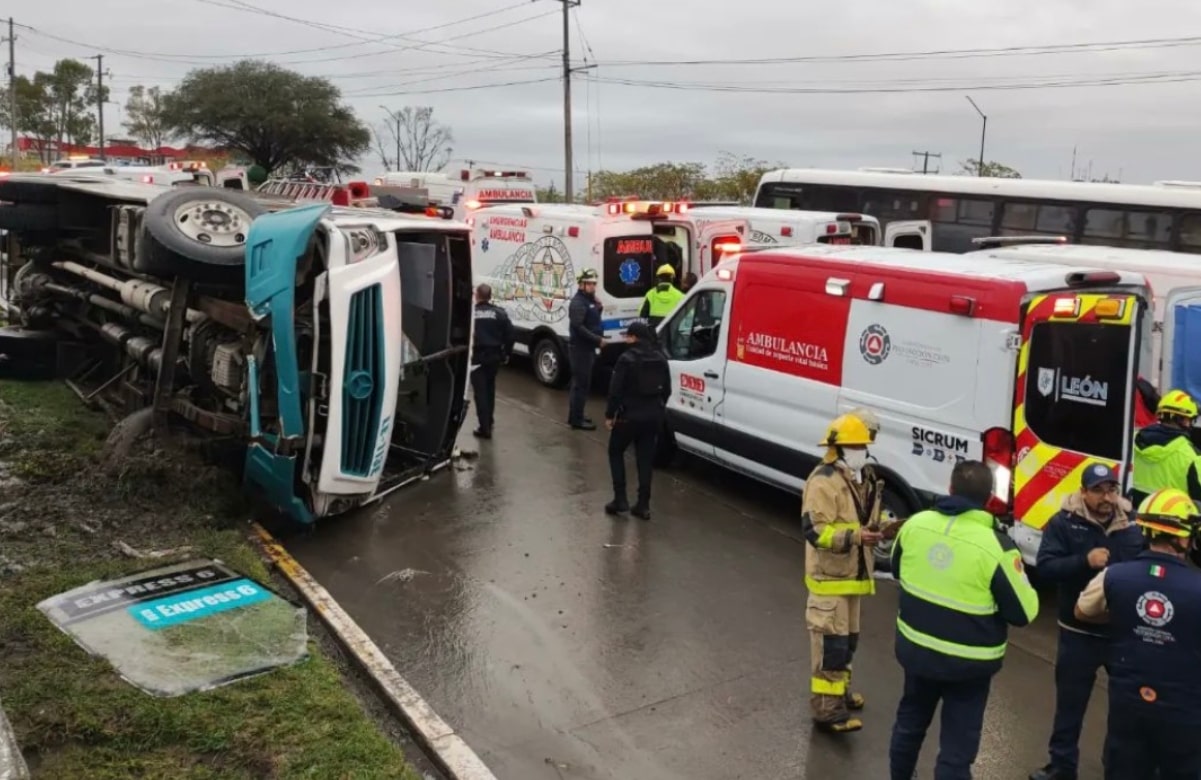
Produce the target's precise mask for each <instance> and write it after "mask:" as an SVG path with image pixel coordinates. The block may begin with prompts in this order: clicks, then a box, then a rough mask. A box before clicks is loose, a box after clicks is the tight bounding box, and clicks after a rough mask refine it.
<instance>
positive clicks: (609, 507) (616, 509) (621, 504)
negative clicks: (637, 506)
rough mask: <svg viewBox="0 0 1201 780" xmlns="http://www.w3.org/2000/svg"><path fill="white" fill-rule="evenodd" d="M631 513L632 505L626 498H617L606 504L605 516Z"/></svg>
mask: <svg viewBox="0 0 1201 780" xmlns="http://www.w3.org/2000/svg"><path fill="white" fill-rule="evenodd" d="M629 511H630V504H629V502H627V501H626V500H625V499H624V498H615V499H613V500H612V501H610V502H609V503H607V504H605V514H607V515H620V514H622V513H623V512H629Z"/></svg>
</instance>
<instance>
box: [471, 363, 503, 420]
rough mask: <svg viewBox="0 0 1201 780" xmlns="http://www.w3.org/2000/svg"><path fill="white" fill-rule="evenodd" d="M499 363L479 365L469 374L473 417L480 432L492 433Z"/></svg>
mask: <svg viewBox="0 0 1201 780" xmlns="http://www.w3.org/2000/svg"><path fill="white" fill-rule="evenodd" d="M499 371H500V364H499V363H492V362H488V363H481V364H479V365H478V366H476V367H475V370H473V371H472V372H471V390H472V393H474V395H475V416H476V419H478V420H479V421H480V430H481V431H483V432H484V433H491V432H492V423H493V419H492V414H493V413H494V412H495V411H496V375H497V373H498V372H499Z"/></svg>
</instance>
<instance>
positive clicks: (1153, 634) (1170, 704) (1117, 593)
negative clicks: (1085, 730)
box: [1075, 488, 1201, 780]
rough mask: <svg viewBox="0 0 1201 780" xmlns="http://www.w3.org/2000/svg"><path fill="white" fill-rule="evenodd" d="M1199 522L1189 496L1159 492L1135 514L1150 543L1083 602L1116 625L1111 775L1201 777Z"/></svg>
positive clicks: (1085, 615)
mask: <svg viewBox="0 0 1201 780" xmlns="http://www.w3.org/2000/svg"><path fill="white" fill-rule="evenodd" d="M1199 522H1201V515H1199V513H1198V511H1197V505H1196V504H1195V503H1193V501H1192V499H1191V498H1189V496H1188V494H1186V493H1184V492H1183V491H1181V490H1176V489H1174V488H1165V489H1163V490H1159V491H1157V492H1155V493H1152V494H1151V495H1150V496H1148V497H1147V498H1146V499H1144V500H1143V502H1142V504H1140V505H1139V508H1138V512H1137V514H1136V515H1135V523H1137V524H1138V525H1140V526H1142V529H1143V533H1144V534H1145V535H1146V536H1147V538H1148V541H1149V543H1150V549H1149V550H1147V551H1146V552H1144V553H1142V554H1141V555H1139V556H1138V557H1137V558H1135V559H1134V560H1132V561H1124V562H1122V563H1115V564H1111V565H1110V566H1109V567H1108V568H1106V569H1105V570H1104V571H1102V572H1101V573H1100V574H1098V575H1097V576H1096V577H1095V578H1093V580H1092V581H1091V582H1090V583H1089V584H1088V587H1086V588H1085V589H1084V592H1083V593H1081V594H1080V598H1079V599H1078V600H1077V601H1076V608H1075V615H1076V618H1077V619H1078V620H1082V621H1085V622H1089V623H1108V624H1109V637H1110V648H1109V650H1110V652H1109V723H1108V731H1107V734H1106V737H1105V753H1104V761H1103V763H1104V765H1105V780H1142V778H1152V777H1157V778H1159V780H1186V778H1187V780H1196V779H1197V778H1201V740H1198V739H1197V734H1198V733H1201V571H1198V570H1197V569H1196V568H1195V567H1193V566H1190V565H1189V563H1188V557H1189V555H1190V553H1192V552H1193V551H1195V550H1196V547H1197V534H1198V523H1199Z"/></svg>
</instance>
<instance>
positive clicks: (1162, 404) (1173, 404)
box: [1155, 390, 1197, 419]
mask: <svg viewBox="0 0 1201 780" xmlns="http://www.w3.org/2000/svg"><path fill="white" fill-rule="evenodd" d="M1155 413H1156V414H1157V415H1161V414H1174V415H1178V416H1180V417H1188V418H1189V419H1192V418H1194V417H1196V416H1197V402H1196V401H1194V400H1193V399H1192V396H1190V395H1189V394H1188V393H1186V392H1184V391H1183V390H1169V391H1168V392H1166V393H1164V396H1163V398H1161V399H1159V406H1157V407H1155Z"/></svg>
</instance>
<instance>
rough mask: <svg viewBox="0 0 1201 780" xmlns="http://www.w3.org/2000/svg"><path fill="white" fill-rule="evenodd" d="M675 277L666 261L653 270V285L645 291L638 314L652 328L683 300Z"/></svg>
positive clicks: (673, 271)
mask: <svg viewBox="0 0 1201 780" xmlns="http://www.w3.org/2000/svg"><path fill="white" fill-rule="evenodd" d="M675 278H676V269H674V268H672V267H671V266H670V265H668V264H666V263H664V264H663V265H661V266H659V270H658V271H656V272H655V280H656V284H655V287H654V289H652V290H649V291H648V292H647V293H646V299H645V300H643V302H642V311H641V312H640V313H639V315H638V316H639V317H641V318H643V319H644V320H646V321H647V322H649V323H650V325H651V327H652V328H656V327H658V326H659V323H660V322H663V318H664V317H666V316H667V315H668V314H671V312H672V310H673V309H675V307H676V305H677V304H678V303H679V302H680V301H682V300H684V293H682V292H680V291H679V290H677V289H676V286H675Z"/></svg>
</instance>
